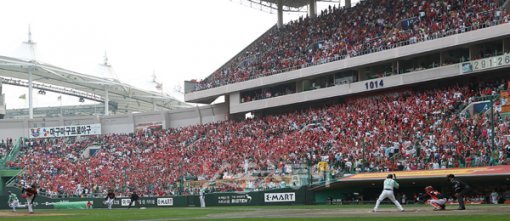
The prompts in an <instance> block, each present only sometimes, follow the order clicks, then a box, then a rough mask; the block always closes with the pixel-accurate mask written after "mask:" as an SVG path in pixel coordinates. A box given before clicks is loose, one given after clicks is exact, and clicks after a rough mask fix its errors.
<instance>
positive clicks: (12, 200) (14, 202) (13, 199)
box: [7, 191, 19, 212]
mask: <svg viewBox="0 0 510 221" xmlns="http://www.w3.org/2000/svg"><path fill="white" fill-rule="evenodd" d="M8 193H9V200H8V201H7V203H8V204H9V207H12V211H13V212H16V207H18V204H19V200H18V197H17V196H16V194H14V193H12V192H11V191H8Z"/></svg>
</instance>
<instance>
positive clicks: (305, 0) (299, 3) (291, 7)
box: [245, 0, 339, 12]
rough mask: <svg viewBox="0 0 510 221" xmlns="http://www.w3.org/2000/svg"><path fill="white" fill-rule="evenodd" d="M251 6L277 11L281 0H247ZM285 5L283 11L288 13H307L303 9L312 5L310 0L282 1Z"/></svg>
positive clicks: (321, 0)
mask: <svg viewBox="0 0 510 221" xmlns="http://www.w3.org/2000/svg"><path fill="white" fill-rule="evenodd" d="M245 1H247V2H249V3H251V4H256V5H259V6H261V7H264V8H269V9H273V10H277V9H278V6H277V3H278V1H279V0H245ZM281 1H282V3H283V11H286V12H303V11H304V12H306V10H303V7H305V6H308V4H310V0H281ZM316 1H317V2H339V0H316Z"/></svg>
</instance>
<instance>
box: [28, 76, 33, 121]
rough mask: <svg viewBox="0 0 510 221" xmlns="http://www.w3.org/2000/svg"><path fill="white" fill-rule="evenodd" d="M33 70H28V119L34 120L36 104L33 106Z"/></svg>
mask: <svg viewBox="0 0 510 221" xmlns="http://www.w3.org/2000/svg"><path fill="white" fill-rule="evenodd" d="M32 78H33V76H32V70H31V69H30V68H29V69H28V119H34V104H33V96H32V95H33V94H32V92H33V90H34V84H33V82H32Z"/></svg>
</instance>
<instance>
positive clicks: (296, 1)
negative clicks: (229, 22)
mask: <svg viewBox="0 0 510 221" xmlns="http://www.w3.org/2000/svg"><path fill="white" fill-rule="evenodd" d="M240 1H241V4H243V1H244V2H248V3H249V6H250V7H253V5H258V6H260V10H261V11H262V10H267V11H268V12H269V13H273V10H276V14H277V19H278V20H277V23H276V26H277V27H278V28H282V27H283V12H301V13H303V12H306V13H307V14H308V17H310V18H316V17H317V2H336V1H338V3H339V4H340V5H342V1H343V2H344V3H345V4H344V5H345V7H346V8H350V7H351V0H240Z"/></svg>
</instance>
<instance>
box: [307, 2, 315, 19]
mask: <svg viewBox="0 0 510 221" xmlns="http://www.w3.org/2000/svg"><path fill="white" fill-rule="evenodd" d="M308 16H309V17H310V18H316V17H317V1H316V0H310V3H309V4H308Z"/></svg>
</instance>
